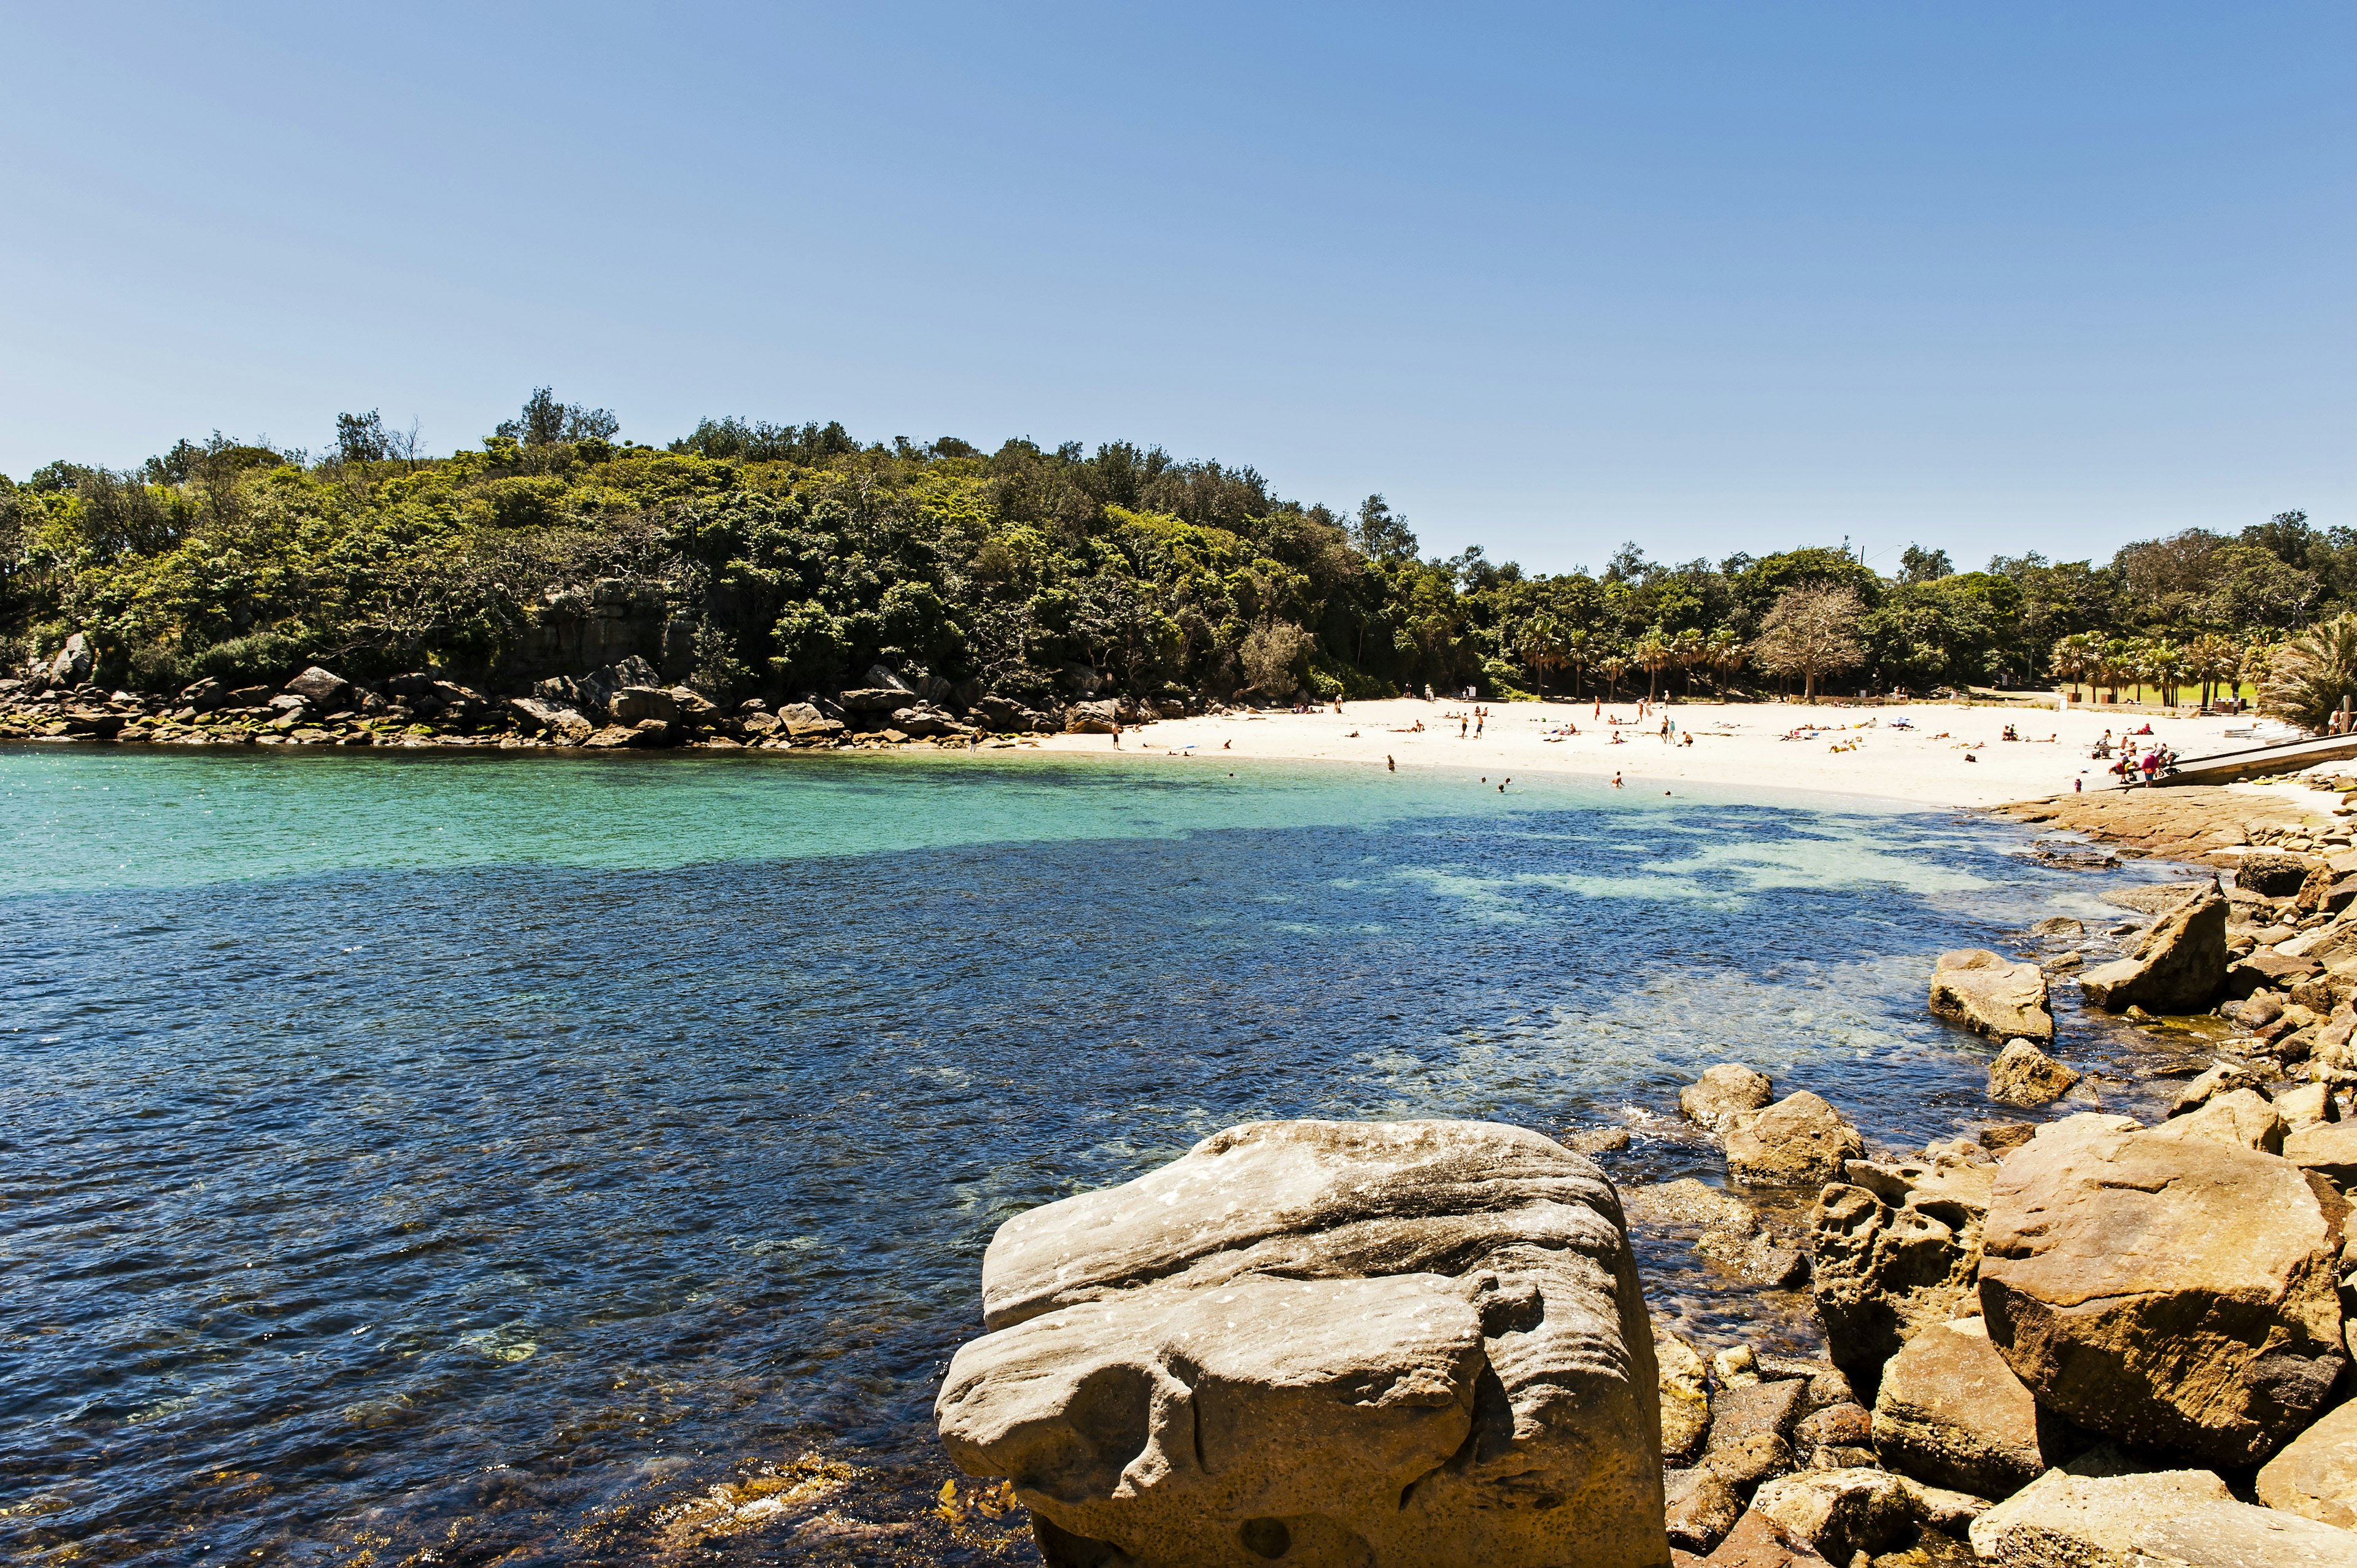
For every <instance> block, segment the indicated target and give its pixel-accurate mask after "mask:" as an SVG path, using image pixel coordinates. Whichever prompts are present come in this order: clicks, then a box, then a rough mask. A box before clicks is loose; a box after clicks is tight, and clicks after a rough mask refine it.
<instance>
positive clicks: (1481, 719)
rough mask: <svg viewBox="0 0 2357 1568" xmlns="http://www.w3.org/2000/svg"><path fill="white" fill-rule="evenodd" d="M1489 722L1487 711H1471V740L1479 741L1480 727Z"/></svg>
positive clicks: (1477, 709) (1483, 709)
mask: <svg viewBox="0 0 2357 1568" xmlns="http://www.w3.org/2000/svg"><path fill="white" fill-rule="evenodd" d="M1489 720H1490V710H1489V709H1487V708H1476V709H1474V710H1473V738H1474V739H1475V740H1480V738H1481V726H1482V725H1485V724H1487V723H1488V722H1489Z"/></svg>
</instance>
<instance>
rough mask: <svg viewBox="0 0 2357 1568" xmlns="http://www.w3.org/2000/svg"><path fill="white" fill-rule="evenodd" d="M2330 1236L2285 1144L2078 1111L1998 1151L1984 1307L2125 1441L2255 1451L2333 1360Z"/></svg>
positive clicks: (2312, 1398) (2040, 1394) (2283, 1427)
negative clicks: (2269, 1148) (2240, 1143)
mask: <svg viewBox="0 0 2357 1568" xmlns="http://www.w3.org/2000/svg"><path fill="white" fill-rule="evenodd" d="M2340 1244H2341V1238H2340V1234H2339V1230H2338V1227H2337V1226H2335V1225H2333V1224H2332V1223H2330V1220H2329V1219H2328V1217H2327V1216H2326V1214H2325V1212H2324V1210H2323V1208H2322V1207H2321V1205H2320V1203H2319V1198H2318V1197H2317V1195H2316V1193H2315V1192H2314V1191H2313V1190H2312V1189H2311V1188H2310V1187H2309V1183H2308V1180H2307V1178H2306V1177H2305V1176H2303V1175H2302V1174H2301V1172H2300V1171H2299V1169H2298V1167H2297V1166H2295V1165H2291V1164H2290V1163H2289V1162H2287V1161H2286V1160H2282V1159H2277V1158H2275V1157H2273V1156H2271V1155H2264V1154H2260V1153H2257V1152H2255V1151H2253V1150H2249V1149H2244V1148H2238V1147H2233V1146H2229V1145H2227V1144H2221V1143H2216V1142H2212V1141H2210V1140H2208V1139H2205V1138H2199V1137H2175V1136H2165V1135H2162V1134H2160V1133H2144V1132H2141V1131H2138V1130H2136V1127H2135V1124H2134V1123H2133V1122H2127V1120H2126V1118H2125V1117H2115V1116H2101V1115H2093V1114H2090V1115H2081V1116H2073V1117H2069V1118H2066V1119H2065V1120H2063V1121H2061V1122H2056V1123H2054V1124H2052V1125H2051V1126H2049V1127H2047V1128H2044V1129H2042V1130H2041V1131H2040V1133H2039V1135H2038V1136H2037V1137H2036V1138H2034V1139H2032V1140H2031V1141H2030V1142H2029V1144H2028V1145H2027V1146H2026V1147H2024V1148H2022V1149H2020V1150H2019V1151H2018V1152H2016V1153H2015V1154H2014V1155H2011V1156H2010V1157H2008V1158H2007V1160H2006V1162H2005V1164H2004V1165H2001V1166H1999V1167H1998V1170H1997V1176H1996V1192H1995V1195H1994V1197H1992V1199H1991V1201H1990V1205H1989V1213H1988V1219H1987V1221H1986V1229H1985V1232H1984V1239H1983V1247H1984V1254H1983V1257H1982V1260H1981V1267H1980V1301H1981V1309H1982V1313H1983V1315H1984V1316H1985V1317H1986V1320H1987V1323H1988V1333H1989V1337H1990V1339H1991V1340H1992V1341H1993V1342H1994V1343H1995V1344H1996V1347H1997V1349H1998V1350H1999V1352H2000V1353H2001V1354H2003V1356H2004V1357H2005V1359H2006V1362H2007V1365H2009V1366H2010V1367H2012V1369H2013V1370H2014V1373H2015V1375H2016V1376H2018V1377H2019V1378H2020V1379H2021V1380H2022V1382H2023V1383H2024V1384H2026V1385H2027V1386H2028V1387H2029V1391H2030V1392H2031V1393H2032V1394H2033V1395H2035V1396H2036V1398H2037V1399H2038V1401H2039V1402H2040V1404H2041V1405H2043V1406H2045V1407H2046V1408H2048V1409H2050V1410H2051V1411H2054V1412H2057V1413H2058V1414H2060V1415H2062V1416H2064V1417H2065V1418H2067V1419H2069V1420H2071V1421H2072V1422H2075V1423H2078V1424H2079V1425H2081V1426H2083V1427H2086V1428H2087V1429H2089V1430H2090V1431H2093V1432H2096V1433H2100V1434H2104V1435H2106V1436H2110V1437H2114V1438H2116V1439H2118V1440H2120V1441H2121V1442H2124V1443H2133V1444H2143V1445H2147V1446H2153V1447H2176V1448H2182V1449H2184V1450H2186V1451H2187V1452H2189V1453H2192V1454H2195V1455H2201V1456H2203V1457H2205V1458H2208V1459H2211V1460H2212V1461H2213V1462H2215V1463H2220V1464H2233V1465H2245V1464H2254V1463H2256V1462H2258V1461H2260V1460H2263V1459H2265V1458H2266V1457H2267V1455H2270V1454H2272V1453H2273V1452H2274V1451H2275V1450H2276V1447H2277V1446H2279V1445H2280V1444H2282V1443H2283V1442H2285V1441H2286V1440H2287V1439H2288V1438H2289V1437H2291V1436H2292V1435H2293V1434H2295V1433H2297V1432H2298V1430H2299V1429H2300V1428H2301V1427H2302V1426H2304V1425H2305V1424H2307V1423H2308V1421H2309V1419H2310V1418H2311V1417H2312V1415H2313V1414H2314V1412H2315V1411H2316V1410H2317V1408H2318V1407H2319V1404H2320V1403H2321V1402H2322V1401H2323V1399H2324V1396H2325V1393H2326V1391H2328V1390H2329V1389H2330V1387H2331V1385H2332V1381H2333V1379H2334V1378H2335V1377H2336V1376H2337V1375H2338V1374H2339V1372H2340V1370H2341V1365H2342V1361H2343V1354H2342V1351H2341V1308H2340V1303H2339V1301H2338V1299H2337V1297H2336V1295H2335V1293H2334V1282H2333V1276H2332V1264H2333V1260H2334V1258H2335V1256H2336V1255H2337V1253H2338V1251H2339V1249H2340ZM1820 1273H1822V1268H1821V1270H1820Z"/></svg>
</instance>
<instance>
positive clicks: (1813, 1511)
mask: <svg viewBox="0 0 2357 1568" xmlns="http://www.w3.org/2000/svg"><path fill="white" fill-rule="evenodd" d="M1751 1507H1752V1510H1753V1511H1754V1512H1756V1513H1761V1514H1765V1515H1766V1516H1767V1517H1768V1518H1769V1519H1770V1520H1774V1521H1775V1522H1776V1524H1777V1525H1778V1526H1779V1527H1781V1529H1782V1530H1784V1531H1785V1533H1786V1534H1788V1535H1789V1536H1791V1537H1792V1539H1794V1540H1796V1541H1803V1542H1806V1543H1807V1545H1808V1546H1809V1548H1810V1549H1811V1550H1812V1551H1813V1552H1816V1553H1817V1555H1818V1556H1820V1557H1823V1558H1824V1559H1825V1560H1826V1561H1827V1562H1829V1563H1847V1562H1850V1561H1851V1560H1852V1557H1853V1554H1855V1553H1857V1552H1867V1553H1868V1554H1871V1553H1874V1552H1881V1551H1884V1550H1886V1549H1888V1548H1890V1547H1893V1546H1897V1545H1900V1543H1902V1542H1904V1541H1908V1540H1910V1539H1911V1538H1912V1537H1913V1536H1914V1535H1915V1533H1916V1531H1917V1530H1921V1529H1922V1528H1923V1527H1924V1526H1926V1525H1927V1524H1935V1523H1936V1524H1943V1525H1947V1526H1949V1527H1951V1528H1969V1525H1970V1521H1971V1520H1972V1519H1973V1518H1974V1517H1975V1515H1977V1514H1978V1513H1979V1512H1980V1511H1981V1510H1982V1507H1983V1505H1982V1503H1981V1500H1980V1499H1979V1498H1968V1497H1960V1496H1957V1495H1956V1494H1954V1493H1952V1492H1944V1491H1939V1490H1935V1489H1933V1488H1930V1487H1922V1486H1919V1485H1917V1484H1916V1483H1915V1482H1913V1481H1910V1480H1909V1479H1908V1478H1907V1477H1903V1476H1894V1475H1891V1474H1890V1473H1889V1472H1888V1471H1886V1470H1876V1469H1870V1468H1865V1467H1856V1468H1850V1469H1842V1470H1809V1471H1804V1472H1803V1473H1801V1474H1799V1475H1793V1476H1785V1477H1780V1478H1778V1479H1776V1480H1772V1481H1769V1482H1766V1483H1764V1484H1763V1485H1762V1486H1761V1487H1760V1491H1759V1493H1758V1495H1756V1496H1755V1497H1753V1498H1752V1499H1751Z"/></svg>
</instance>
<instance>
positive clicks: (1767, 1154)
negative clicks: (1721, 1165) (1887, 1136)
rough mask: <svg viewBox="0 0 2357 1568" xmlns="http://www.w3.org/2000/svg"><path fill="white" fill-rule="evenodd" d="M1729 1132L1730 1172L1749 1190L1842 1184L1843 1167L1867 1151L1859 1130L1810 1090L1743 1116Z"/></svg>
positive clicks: (1728, 1127) (1727, 1128)
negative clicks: (1858, 1132)
mask: <svg viewBox="0 0 2357 1568" xmlns="http://www.w3.org/2000/svg"><path fill="white" fill-rule="evenodd" d="M1724 1133H1725V1137H1726V1142H1727V1174H1728V1175H1729V1176H1732V1177H1734V1178H1735V1180H1737V1181H1738V1182H1740V1183H1743V1184H1744V1185H1746V1186H1750V1187H1813V1186H1815V1185H1817V1184H1819V1183H1822V1182H1828V1181H1838V1180H1840V1179H1841V1174H1842V1166H1843V1165H1844V1164H1845V1163H1846V1162H1847V1161H1850V1160H1854V1159H1856V1158H1857V1157H1858V1156H1859V1155H1863V1154H1865V1153H1866V1141H1865V1140H1864V1139H1863V1138H1860V1137H1859V1136H1858V1135H1857V1128H1855V1127H1853V1126H1851V1125H1850V1124H1849V1122H1847V1121H1846V1120H1845V1119H1844V1117H1843V1116H1842V1114H1841V1112H1838V1111H1835V1109H1834V1108H1833V1107H1832V1106H1830V1105H1828V1104H1826V1103H1825V1102H1824V1101H1823V1100H1820V1099H1819V1098H1818V1097H1817V1096H1815V1095H1813V1094H1811V1093H1810V1092H1809V1091H1808V1090H1805V1089H1804V1090H1801V1091H1800V1092H1799V1093H1798V1094H1789V1095H1786V1096H1785V1097H1784V1098H1783V1099H1781V1100H1780V1101H1777V1102H1776V1103H1775V1104H1773V1105H1769V1106H1764V1107H1762V1108H1761V1109H1760V1110H1758V1111H1743V1112H1737V1113H1736V1114H1735V1115H1733V1116H1732V1117H1730V1118H1729V1119H1728V1120H1727V1123H1726V1125H1725V1128H1724Z"/></svg>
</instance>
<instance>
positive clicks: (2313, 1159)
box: [2283, 1122, 2357, 1189]
mask: <svg viewBox="0 0 2357 1568" xmlns="http://www.w3.org/2000/svg"><path fill="white" fill-rule="evenodd" d="M2283 1155H2284V1158H2285V1159H2287V1160H2289V1161H2290V1162H2291V1163H2292V1164H2293V1165H2298V1167H2299V1168H2300V1169H2302V1170H2308V1171H2314V1172H2316V1173H2317V1174H2318V1175H2319V1176H2330V1177H2331V1178H2332V1180H2333V1181H2334V1183H2335V1184H2337V1185H2338V1186H2340V1187H2343V1188H2344V1189H2345V1188H2348V1187H2357V1122H2310V1123H2309V1124H2308V1125H2307V1126H2304V1127H2298V1128H2295V1129H2293V1130H2292V1132H2290V1133H2288V1134H2287V1135H2286V1136H2285V1138H2284V1141H2283Z"/></svg>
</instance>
